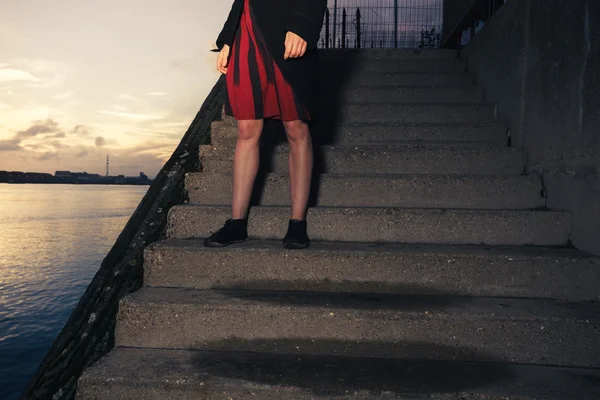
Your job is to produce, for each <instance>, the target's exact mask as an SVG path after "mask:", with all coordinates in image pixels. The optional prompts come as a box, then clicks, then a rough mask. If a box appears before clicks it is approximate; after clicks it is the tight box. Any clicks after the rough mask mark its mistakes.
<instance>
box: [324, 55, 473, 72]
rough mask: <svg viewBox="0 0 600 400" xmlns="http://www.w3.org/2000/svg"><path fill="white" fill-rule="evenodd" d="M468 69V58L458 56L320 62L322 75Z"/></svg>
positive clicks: (348, 58) (335, 59)
mask: <svg viewBox="0 0 600 400" xmlns="http://www.w3.org/2000/svg"><path fill="white" fill-rule="evenodd" d="M466 69H467V63H466V60H464V59H463V60H459V59H457V58H446V59H426V58H412V59H411V58H408V59H388V58H381V59H377V60H373V59H368V58H354V59H353V58H351V57H343V58H330V59H327V60H325V61H322V62H320V64H319V70H320V73H321V74H322V76H324V77H325V76H329V75H338V76H340V75H342V76H352V75H354V76H356V75H358V74H363V73H369V72H375V73H434V74H435V73H464V72H466Z"/></svg>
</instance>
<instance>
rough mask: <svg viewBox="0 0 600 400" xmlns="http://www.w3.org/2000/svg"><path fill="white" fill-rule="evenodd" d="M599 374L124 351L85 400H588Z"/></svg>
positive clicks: (107, 364) (596, 391) (91, 374)
mask: <svg viewBox="0 0 600 400" xmlns="http://www.w3.org/2000/svg"><path fill="white" fill-rule="evenodd" d="M599 379H600V372H599V371H598V370H596V369H579V368H573V369H571V368H553V367H544V366H530V365H518V364H499V363H476V362H470V363H463V362H452V361H426V360H385V359H374V358H351V357H339V358H337V357H326V356H297V355H279V354H254V353H242V352H239V353H238V352H203V351H193V350H167V349H135V348H118V349H117V350H115V351H114V352H113V353H111V354H110V355H109V356H107V357H105V358H104V359H102V360H101V361H100V362H99V363H98V364H97V365H95V366H94V367H93V368H91V369H90V370H89V371H86V373H85V374H84V375H83V377H82V379H81V382H80V385H79V390H78V399H80V400H92V399H93V400H114V399H121V400H139V399H144V400H189V399H211V400H212V399H215V400H216V399H219V400H224V399H236V400H250V399H252V400H257V399H259V400H306V399H314V400H330V399H345V400H391V399H395V400H402V399H404V400H416V399H431V400H457V399H464V400H466V399H469V400H476V399H479V400H481V399H485V400H540V399H546V400H581V399H595V398H600V386H599V385H597V384H596V382H597V381H598V380H599Z"/></svg>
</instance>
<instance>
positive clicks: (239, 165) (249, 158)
mask: <svg viewBox="0 0 600 400" xmlns="http://www.w3.org/2000/svg"><path fill="white" fill-rule="evenodd" d="M263 125H264V120H262V119H258V120H243V121H238V138H237V143H236V146H235V155H234V158H233V193H232V196H233V198H232V203H231V204H232V207H231V218H233V219H240V218H246V216H247V213H248V208H249V206H250V197H251V196H252V188H253V186H254V180H255V179H256V174H257V172H258V165H259V148H258V141H259V139H260V135H261V133H262V129H263Z"/></svg>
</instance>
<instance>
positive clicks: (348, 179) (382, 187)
mask: <svg viewBox="0 0 600 400" xmlns="http://www.w3.org/2000/svg"><path fill="white" fill-rule="evenodd" d="M232 182H233V177H232V174H231V173H218V172H196V173H189V174H188V175H187V176H186V183H185V186H186V189H187V191H188V196H189V201H190V203H195V204H207V205H209V204H221V205H230V204H231V193H232ZM541 190H542V184H541V182H540V179H539V177H531V176H480V175H396V174H320V175H315V176H314V178H313V183H312V192H311V197H310V200H309V205H310V206H311V207H314V206H334V207H359V206H368V207H422V208H436V207H439V208H472V209H533V208H540V207H542V206H544V198H543V197H542V195H541ZM288 204H290V195H289V178H288V176H287V175H276V174H261V175H259V176H258V177H257V179H256V181H255V190H254V195H253V199H252V205H265V206H267V205H274V206H287V205H288Z"/></svg>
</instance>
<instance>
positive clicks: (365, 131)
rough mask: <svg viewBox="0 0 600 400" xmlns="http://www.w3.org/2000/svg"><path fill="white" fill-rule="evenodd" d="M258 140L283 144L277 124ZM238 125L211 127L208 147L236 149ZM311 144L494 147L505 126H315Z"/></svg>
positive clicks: (501, 138)
mask: <svg viewBox="0 0 600 400" xmlns="http://www.w3.org/2000/svg"><path fill="white" fill-rule="evenodd" d="M263 131H264V132H263V135H262V136H261V141H262V142H268V143H285V142H286V140H287V139H286V138H285V134H284V132H283V128H282V126H280V125H279V124H278V123H277V122H273V123H272V124H270V125H267V126H266V127H265V129H264V130H263ZM237 134H238V131H237V125H235V124H222V125H214V126H213V129H212V132H211V144H212V145H215V146H225V145H227V146H229V147H233V146H234V145H235V140H236V139H237ZM311 135H312V140H313V144H314V145H316V146H318V145H327V144H329V145H333V144H340V145H343V144H359V143H361V144H368V143H369V142H373V143H372V144H374V143H380V142H407V143H411V142H412V143H413V144H419V143H420V144H430V145H439V146H446V145H448V144H453V143H461V144H465V145H467V144H476V143H477V144H487V145H494V146H497V147H502V146H506V144H507V142H508V133H507V126H506V124H503V123H497V122H490V123H478V124H464V123H456V124H440V123H437V124H435V123H434V124H432V123H397V122H392V123H389V122H387V123H385V122H384V123H382V122H379V123H362V124H361V123H355V124H349V125H345V126H331V125H328V124H322V125H321V124H316V125H314V126H312V127H311Z"/></svg>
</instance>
